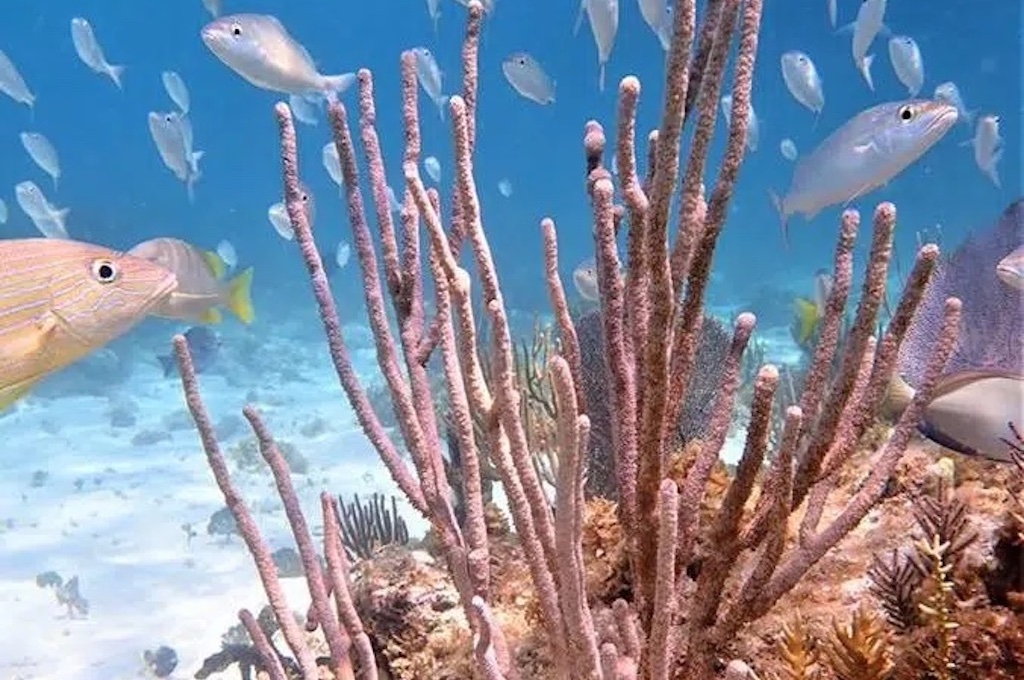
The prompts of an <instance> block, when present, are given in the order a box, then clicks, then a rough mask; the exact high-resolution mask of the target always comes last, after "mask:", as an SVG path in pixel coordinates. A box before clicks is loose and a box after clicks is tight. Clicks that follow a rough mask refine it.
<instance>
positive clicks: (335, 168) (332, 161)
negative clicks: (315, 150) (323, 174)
mask: <svg viewBox="0 0 1024 680" xmlns="http://www.w3.org/2000/svg"><path fill="white" fill-rule="evenodd" d="M320 155H321V157H322V159H323V164H324V170H326V171H327V174H328V175H330V177H331V181H333V182H334V183H335V184H337V185H338V186H339V187H340V186H341V183H342V181H343V180H342V176H341V160H340V159H339V158H338V147H336V146H335V145H334V142H327V143H326V144H324V148H323V150H322V151H321V154H320Z"/></svg>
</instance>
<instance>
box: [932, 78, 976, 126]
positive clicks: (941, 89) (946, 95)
mask: <svg viewBox="0 0 1024 680" xmlns="http://www.w3.org/2000/svg"><path fill="white" fill-rule="evenodd" d="M932 97H933V98H934V99H938V100H939V101H942V102H946V103H948V104H952V105H953V106H955V107H956V111H957V114H959V116H960V122H961V123H963V124H964V125H966V126H967V127H969V128H973V127H974V116H975V114H976V113H977V112H976V111H968V110H967V106H966V105H965V104H964V98H963V97H962V96H961V95H960V88H958V87H957V86H956V83H954V82H952V81H950V80H947V81H946V82H944V83H939V84H938V85H936V86H935V93H934V94H933V95H932Z"/></svg>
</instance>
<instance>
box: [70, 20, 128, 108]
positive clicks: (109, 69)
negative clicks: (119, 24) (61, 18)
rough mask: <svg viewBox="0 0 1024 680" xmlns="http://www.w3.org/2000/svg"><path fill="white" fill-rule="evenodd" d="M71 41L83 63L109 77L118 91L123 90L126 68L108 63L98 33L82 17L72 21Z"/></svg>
mask: <svg viewBox="0 0 1024 680" xmlns="http://www.w3.org/2000/svg"><path fill="white" fill-rule="evenodd" d="M71 41H72V42H73V43H74V44H75V52H77V53H78V58H79V59H81V60H82V63H83V64H85V65H86V66H88V67H89V68H91V69H92V70H93V71H95V72H96V73H99V74H101V75H106V76H108V77H109V78H110V79H111V80H113V81H114V85H117V89H119V90H120V89H123V88H122V85H121V75H122V74H123V73H124V66H119V65H114V64H111V63H110V62H109V61H107V58H106V56H104V54H103V48H102V47H100V43H99V41H98V40H97V39H96V33H95V32H93V30H92V25H91V24H90V23H89V22H88V21H87V20H85V19H83V18H82V17H75V18H74V19H72V20H71Z"/></svg>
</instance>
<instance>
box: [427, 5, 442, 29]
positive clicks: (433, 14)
mask: <svg viewBox="0 0 1024 680" xmlns="http://www.w3.org/2000/svg"><path fill="white" fill-rule="evenodd" d="M427 14H428V15H430V21H431V23H433V24H434V33H437V22H438V21H439V20H440V19H441V0H427Z"/></svg>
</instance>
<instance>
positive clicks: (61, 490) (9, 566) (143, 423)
mask: <svg viewBox="0 0 1024 680" xmlns="http://www.w3.org/2000/svg"><path fill="white" fill-rule="evenodd" d="M309 351H310V352H311V356H310V357H308V358H309V361H308V362H304V361H298V362H296V363H298V364H299V365H300V368H299V369H298V370H300V374H301V377H302V378H303V379H302V380H295V381H292V382H290V383H288V384H285V385H283V386H280V387H278V388H276V389H273V390H272V391H271V390H267V389H266V388H262V389H259V388H258V389H257V394H266V395H268V396H267V402H272V403H273V406H270V405H267V404H261V403H260V401H259V400H257V402H256V403H257V405H259V406H260V407H261V410H262V412H263V413H264V415H265V418H266V420H267V422H268V424H269V425H270V427H271V428H272V429H273V431H274V433H275V435H276V436H277V437H278V438H279V439H282V440H288V441H290V442H292V443H294V444H295V446H296V447H297V448H298V449H299V450H300V451H301V452H302V453H303V454H304V455H305V456H306V458H307V459H308V461H309V464H310V468H309V474H308V475H293V480H294V483H295V485H296V487H297V489H298V492H299V494H300V496H301V499H302V502H303V507H304V509H305V510H306V513H307V519H308V520H309V522H310V525H311V526H312V527H314V528H315V529H319V527H320V525H321V519H320V502H319V493H320V490H321V489H328V490H330V491H331V492H332V493H342V494H344V495H345V497H346V498H348V497H349V496H350V494H352V493H353V492H355V493H359V494H360V496H361V497H364V498H365V497H366V496H369V495H370V494H371V493H373V492H375V491H376V492H382V493H385V494H388V495H390V494H393V493H396V490H395V487H394V485H393V483H392V482H391V480H390V478H389V476H388V475H387V472H386V470H385V469H384V468H383V467H382V466H381V465H380V463H379V461H378V459H377V456H376V454H375V453H374V452H373V451H372V449H371V447H370V446H369V444H368V442H367V441H366V439H365V437H363V435H362V432H361V431H360V430H359V429H358V426H357V425H356V423H355V419H354V416H353V415H352V412H351V410H350V408H349V406H348V403H347V400H346V399H345V398H344V395H343V393H342V391H341V389H340V387H339V386H338V384H337V381H336V379H335V377H334V374H333V372H329V370H330V364H329V363H328V362H327V361H326V360H325V359H324V357H325V356H326V350H325V349H324V347H323V344H322V342H321V343H319V344H318V345H317V346H316V347H311V349H310V350H309ZM292 352H293V353H294V348H293V350H292ZM359 358H360V359H361V361H360V363H361V364H366V363H367V362H366V361H365V358H366V357H365V355H361V356H360V357H359ZM317 365H318V366H319V369H318V370H315V371H314V370H313V367H314V366H317ZM364 367H365V369H366V370H364V371H362V374H363V375H372V373H370V366H368V365H367V366H364ZM303 369H306V370H303ZM200 380H201V384H202V389H203V394H204V397H205V399H206V402H207V406H208V408H209V410H210V411H211V415H212V417H213V419H214V421H218V420H220V419H221V418H222V417H223V416H225V415H228V414H240V410H241V408H242V406H243V399H244V398H245V396H246V391H247V390H246V389H244V388H243V389H239V388H238V387H237V386H235V387H232V386H229V385H228V384H227V382H226V381H225V379H224V378H223V377H221V376H220V375H217V374H213V375H203V376H200ZM114 398H115V400H122V399H130V400H132V401H133V402H134V403H135V405H136V406H137V407H138V422H137V424H136V425H135V426H134V427H130V428H123V429H116V428H114V427H112V426H111V425H110V416H109V410H110V402H109V400H108V399H107V398H101V397H67V398H62V399H49V398H44V397H39V396H36V397H30V398H29V399H27V400H26V401H24V402H23V403H22V404H19V405H18V406H17V407H16V409H15V411H14V412H13V413H11V414H9V415H6V416H5V417H2V418H0V440H2V441H3V446H2V450H3V454H2V460H3V464H4V468H3V470H4V473H3V475H2V477H0V485H2V487H0V612H2V615H0V616H2V619H0V620H2V625H0V629H2V630H3V635H0V679H2V680H13V679H15V678H24V679H27V678H53V679H54V680H56V679H58V678H59V679H61V680H92V679H96V680H118V679H120V678H134V677H138V676H139V674H140V671H141V669H142V663H141V661H140V658H141V654H142V652H143V651H144V650H146V649H155V648H157V647H159V646H160V645H168V646H170V647H172V648H173V649H174V650H175V651H176V652H177V654H178V658H179V664H178V668H177V670H176V671H175V672H174V674H173V675H172V676H171V677H175V678H191V677H192V675H193V674H194V673H195V672H196V671H197V670H198V669H199V668H200V666H201V664H202V662H203V660H204V659H205V658H206V657H207V656H209V655H211V654H213V653H214V652H216V651H218V650H219V649H220V637H221V635H222V634H223V633H224V632H225V631H227V630H228V628H230V627H231V626H233V625H235V624H236V623H237V611H238V609H239V608H240V607H248V608H250V609H251V610H253V611H254V612H257V611H258V610H259V609H260V608H261V607H262V606H263V604H264V603H265V598H264V596H263V592H262V589H261V587H260V585H259V581H258V579H257V578H256V572H255V568H254V567H253V564H252V560H251V558H250V556H249V553H248V551H247V550H246V549H245V547H244V545H243V543H242V541H241V539H240V538H238V537H234V538H233V539H231V540H230V541H229V542H225V541H224V540H223V539H221V538H220V537H216V536H209V535H207V533H206V525H207V522H208V520H209V517H210V515H211V514H212V513H213V512H215V511H216V510H218V509H220V508H222V507H223V506H224V502H223V497H222V496H221V494H220V491H219V490H218V488H217V487H216V485H215V483H214V480H213V476H212V474H211V473H210V470H209V468H208V467H207V463H206V458H205V456H204V455H203V453H202V450H201V448H200V445H199V440H198V437H197V435H196V433H195V431H194V430H191V429H181V430H177V431H174V432H173V433H171V434H170V437H169V438H168V439H166V440H164V441H159V442H157V443H154V444H151V445H147V446H137V445H134V446H133V444H132V437H133V436H134V435H135V434H136V433H137V432H139V431H141V430H147V429H151V430H166V429H167V428H166V425H165V422H166V420H165V419H168V418H171V419H172V420H177V421H178V422H180V421H181V420H182V419H181V414H180V413H179V412H180V411H181V409H182V408H183V407H184V400H183V397H182V395H181V391H180V388H179V385H178V382H177V380H176V379H174V378H167V379H164V378H163V377H162V376H161V375H160V371H159V370H158V367H156V366H155V365H151V364H150V363H148V362H147V363H146V365H144V366H140V367H137V368H136V369H135V371H134V374H133V377H132V379H131V380H130V381H129V382H127V383H125V384H123V385H121V386H119V387H118V390H117V392H116V393H115V395H114ZM317 417H318V418H322V419H323V421H324V422H326V423H327V427H326V431H325V432H323V433H321V434H318V435H316V436H314V437H306V436H303V435H302V434H301V433H300V430H301V429H302V426H303V425H304V424H308V423H309V422H310V421H311V420H312V419H314V418H317ZM248 435H249V432H248V430H247V426H246V427H245V428H239V429H238V434H237V435H235V436H234V437H232V438H231V439H229V440H228V442H227V443H226V444H225V445H224V446H223V448H224V450H225V452H226V451H227V449H228V448H230V445H231V444H233V443H235V442H237V441H239V440H240V439H241V437H242V436H245V437H247V436H248ZM232 468H233V469H234V466H232ZM37 471H42V472H43V473H45V475H46V478H45V480H44V481H41V482H37V485H35V486H34V485H33V475H34V473H36V472H37ZM76 480H79V484H80V485H81V488H80V490H78V489H76ZM236 481H237V483H238V485H239V487H240V489H241V490H242V493H243V495H244V497H245V498H246V500H247V501H248V502H249V504H250V507H252V508H254V510H255V512H256V517H257V521H258V522H259V523H260V525H261V527H262V528H263V530H264V535H265V537H266V538H267V540H268V542H269V543H270V546H271V549H272V550H274V549H277V548H281V547H286V546H290V547H294V544H293V542H292V540H291V534H290V532H289V531H288V530H287V527H286V524H287V522H286V520H285V518H284V513H283V511H282V508H281V506H280V502H279V501H278V499H277V495H276V493H275V491H274V489H273V486H272V481H271V477H270V473H269V471H263V472H260V473H239V474H237V475H236ZM400 507H403V509H404V513H403V516H404V518H405V519H406V521H407V523H408V524H409V526H410V532H411V533H412V535H414V536H417V535H422V533H423V531H424V530H425V526H424V523H423V522H422V520H420V518H419V517H418V516H416V515H415V514H414V513H413V512H412V511H411V510H409V509H408V507H407V506H400ZM187 522H188V523H191V524H192V525H193V526H194V527H195V531H196V532H197V534H198V535H197V536H195V537H194V538H193V539H192V540H191V541H187V540H186V538H187V537H186V533H185V531H184V530H183V529H182V525H183V524H184V523H187ZM44 571H56V572H58V573H59V574H60V575H61V576H62V577H64V579H65V580H66V579H69V578H70V577H72V576H74V575H78V577H79V578H80V581H81V593H82V595H83V596H84V597H85V598H86V599H87V600H88V601H89V606H90V610H89V614H88V616H87V617H85V618H76V619H69V618H68V617H67V615H66V612H65V610H64V608H62V607H61V606H59V605H58V604H57V602H56V597H55V594H54V593H53V591H51V590H50V589H44V588H40V587H38V586H37V585H36V582H35V578H36V575H37V574H38V573H40V572H44ZM284 583H285V584H286V588H287V591H286V592H288V593H290V594H291V593H294V594H293V595H292V596H291V600H290V603H291V605H292V606H293V608H295V609H297V610H302V611H305V608H306V606H307V604H308V594H306V593H305V592H304V588H305V586H304V584H305V582H304V580H302V579H287V580H285V581H284ZM217 677H227V678H237V677H239V676H238V671H237V668H231V669H229V671H228V672H227V673H225V674H223V675H222V676H217Z"/></svg>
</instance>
